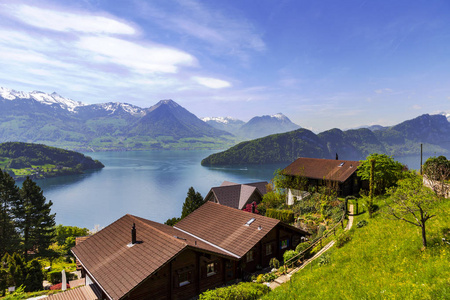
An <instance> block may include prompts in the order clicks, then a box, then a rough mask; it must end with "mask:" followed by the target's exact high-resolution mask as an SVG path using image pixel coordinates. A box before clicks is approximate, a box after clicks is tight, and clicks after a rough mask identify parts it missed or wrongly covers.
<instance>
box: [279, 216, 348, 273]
mask: <svg viewBox="0 0 450 300" xmlns="http://www.w3.org/2000/svg"><path fill="white" fill-rule="evenodd" d="M345 216H346V213H345V211H344V213H343V214H342V218H341V220H339V222H337V223H336V225H334V226H333V228H331V229H330V230H328V232H327V233H326V234H324V235H322V236H321V237H320V238H319V239H318V240H316V241H315V242H314V243H312V244H311V245H310V246H309V247H308V248H306V249H305V250H303V251H302V252H300V253H298V254H297V255H295V256H294V257H292V258H291V259H289V260H288V261H286V262H285V263H284V273H285V274H286V272H287V270H288V269H289V268H290V267H292V266H293V265H294V264H295V263H297V262H298V261H300V260H301V261H302V262H301V263H303V259H304V258H305V256H306V254H308V253H309V251H311V250H312V249H314V248H315V247H316V246H317V245H319V244H320V245H322V241H323V240H325V239H326V238H328V237H329V236H331V235H332V234H334V235H336V228H337V227H338V226H339V225H341V226H342V229H344V219H345Z"/></svg>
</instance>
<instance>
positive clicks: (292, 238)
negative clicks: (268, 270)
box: [239, 224, 304, 276]
mask: <svg viewBox="0 0 450 300" xmlns="http://www.w3.org/2000/svg"><path fill="white" fill-rule="evenodd" d="M302 236H304V235H302V234H300V233H299V232H297V231H295V230H292V229H290V228H289V227H287V226H283V224H279V225H277V226H276V227H275V228H274V229H272V230H271V231H270V232H269V233H268V234H267V235H266V236H265V237H264V238H263V239H262V240H261V241H260V242H259V243H258V244H256V245H255V247H253V248H252V250H250V251H253V255H252V256H253V260H251V261H248V260H247V255H245V256H244V257H242V259H241V260H240V262H239V264H240V266H241V268H242V270H243V271H244V273H253V272H255V271H256V270H257V268H258V266H260V267H262V268H265V267H268V266H269V262H270V260H271V259H272V258H273V257H276V258H277V259H278V260H279V261H280V262H283V254H284V252H285V251H287V250H294V249H295V247H296V246H297V245H298V244H299V243H300V241H301V238H302ZM269 245H270V246H269ZM268 247H270V249H268ZM250 251H249V252H250ZM243 275H245V274H240V276H243Z"/></svg>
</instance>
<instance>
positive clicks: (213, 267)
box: [206, 263, 216, 277]
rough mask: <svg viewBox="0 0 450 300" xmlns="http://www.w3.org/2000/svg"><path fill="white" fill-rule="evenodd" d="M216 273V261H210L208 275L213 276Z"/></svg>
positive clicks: (207, 269) (207, 268)
mask: <svg viewBox="0 0 450 300" xmlns="http://www.w3.org/2000/svg"><path fill="white" fill-rule="evenodd" d="M213 275H216V264H215V263H209V264H207V265H206V276H208V277H209V276H213Z"/></svg>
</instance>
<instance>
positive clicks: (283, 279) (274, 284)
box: [269, 204, 353, 290]
mask: <svg viewBox="0 0 450 300" xmlns="http://www.w3.org/2000/svg"><path fill="white" fill-rule="evenodd" d="M352 226H353V204H351V205H350V208H349V214H348V223H347V226H346V227H345V230H350V228H352ZM335 242H336V241H331V242H329V243H328V244H327V245H325V247H323V248H322V249H321V250H320V251H319V252H317V253H316V255H314V256H313V257H311V258H310V259H308V260H307V261H305V262H304V263H303V264H302V265H301V266H300V267H298V268H295V269H294V270H292V271H291V272H289V273H288V274H286V275H282V276H280V277H278V278H277V279H275V280H274V281H272V282H271V283H270V285H269V287H270V288H271V289H272V290H273V289H275V288H277V287H279V286H280V285H282V284H283V283H285V282H288V281H289V280H291V276H292V275H294V274H295V273H297V272H298V271H300V270H301V269H304V268H305V267H306V266H307V265H309V264H310V263H311V262H313V261H314V260H315V259H317V258H318V257H320V256H321V255H322V254H323V253H324V252H326V251H327V250H328V249H330V248H331V247H333V245H334V243H335Z"/></svg>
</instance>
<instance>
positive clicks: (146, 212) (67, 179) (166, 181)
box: [37, 151, 428, 229]
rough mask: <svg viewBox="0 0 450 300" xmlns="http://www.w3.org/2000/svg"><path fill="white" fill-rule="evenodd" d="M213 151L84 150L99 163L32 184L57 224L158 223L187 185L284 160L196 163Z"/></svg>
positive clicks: (258, 175) (260, 174)
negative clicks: (131, 219)
mask: <svg viewBox="0 0 450 300" xmlns="http://www.w3.org/2000/svg"><path fill="white" fill-rule="evenodd" d="M214 152H217V151H129V152H96V153H89V154H88V155H89V156H91V157H92V158H94V159H98V160H100V161H101V162H102V163H103V164H104V165H105V168H103V169H101V170H96V171H89V172H86V173H85V174H81V175H72V176H64V177H57V178H48V179H43V180H38V181H37V184H38V185H39V186H40V187H41V188H42V189H43V191H44V195H45V197H46V198H47V200H52V202H53V207H52V212H54V213H56V222H57V224H64V225H70V226H78V227H86V228H89V229H93V228H94V226H95V225H99V226H100V227H105V226H107V225H109V224H110V223H111V222H113V221H115V220H116V219H118V218H120V217H122V216H123V215H125V214H127V213H128V214H133V215H137V216H140V217H143V218H146V219H150V220H153V221H156V222H161V223H163V222H165V221H166V220H167V219H169V218H172V217H179V216H180V215H181V209H182V205H183V202H184V200H185V198H186V194H187V192H188V189H189V187H191V186H192V187H194V189H195V190H196V191H198V192H200V193H201V194H202V196H203V197H205V196H206V194H207V193H208V192H209V190H210V189H211V187H214V186H219V185H220V184H221V183H222V182H223V181H225V180H227V181H232V182H236V183H249V182H256V181H264V180H265V181H270V180H271V179H272V178H273V173H274V172H275V170H277V169H279V168H284V167H286V166H287V165H288V163H282V164H271V165H262V166H261V165H257V166H239V167H203V166H201V165H200V162H201V160H202V159H203V158H205V157H207V156H208V155H210V154H212V153H214ZM427 157H428V156H427ZM396 159H397V160H398V161H400V162H402V163H404V164H407V165H408V166H409V167H410V168H412V169H416V170H417V169H418V168H419V166H420V156H419V155H415V156H406V157H398V158H396ZM425 160H426V158H425V157H424V161H425Z"/></svg>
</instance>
